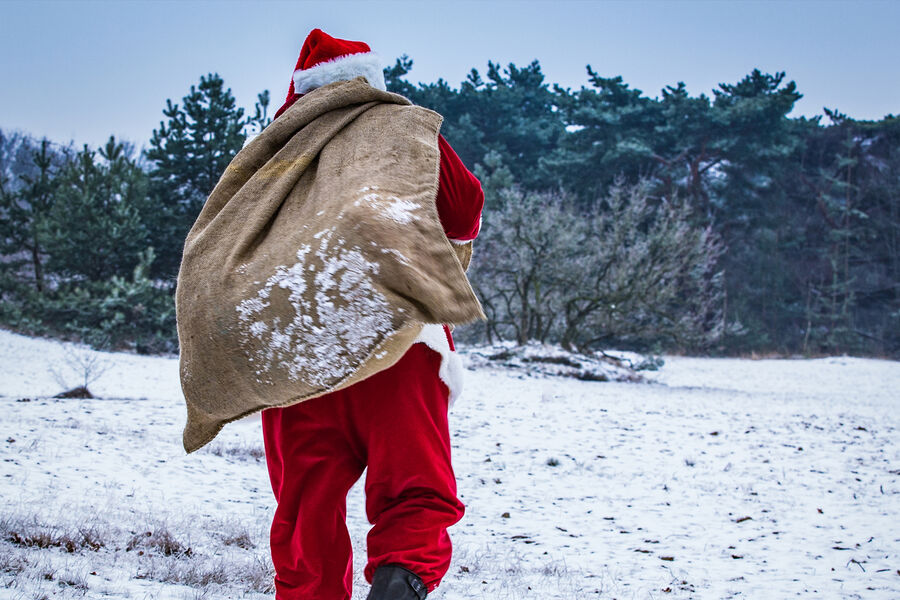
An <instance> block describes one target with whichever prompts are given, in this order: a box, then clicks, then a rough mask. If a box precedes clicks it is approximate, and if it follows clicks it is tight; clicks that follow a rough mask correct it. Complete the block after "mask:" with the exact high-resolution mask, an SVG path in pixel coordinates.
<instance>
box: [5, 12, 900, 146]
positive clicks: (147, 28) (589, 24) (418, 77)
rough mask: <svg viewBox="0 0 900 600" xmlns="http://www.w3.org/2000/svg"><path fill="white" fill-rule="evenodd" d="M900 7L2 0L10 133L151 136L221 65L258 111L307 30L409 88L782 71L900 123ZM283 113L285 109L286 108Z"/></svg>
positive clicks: (835, 101) (646, 84)
mask: <svg viewBox="0 0 900 600" xmlns="http://www.w3.org/2000/svg"><path fill="white" fill-rule="evenodd" d="M898 23H900V2H898V1H892V0H886V1H859V2H846V1H813V0H806V1H790V2H776V1H767V2H762V1H759V2H729V1H727V0H720V1H705V2H697V1H691V2H687V1H685V2H679V1H675V0H673V1H668V2H593V1H587V0H582V1H569V2H565V1H562V0H557V1H556V2H537V1H535V2H528V1H503V2H500V1H497V2H474V1H461V0H457V1H452V2H443V1H441V2H438V1H433V2H428V1H420V2H377V1H374V0H373V1H364V2H350V1H344V2H341V1H331V2H296V1H295V2H276V1H268V2H267V1H264V0H262V1H257V2H240V1H237V0H235V1H227V0H223V1H219V2H212V1H205V2H194V1H182V2H176V1H174V0H158V1H155V2H139V1H136V0H131V1H128V0H121V1H117V2H116V1H106V2H87V1H78V0H70V1H66V2H58V1H42V0H32V1H28V2H18V1H10V0H6V1H3V0H0V57H2V59H0V81H2V82H3V83H2V85H0V128H3V129H20V130H23V131H26V132H29V133H32V134H34V135H37V136H44V135H46V136H48V137H50V138H51V139H53V140H55V141H59V142H65V141H69V140H74V141H75V142H76V143H84V142H86V143H89V144H92V145H97V144H100V143H102V142H103V141H104V140H105V139H106V138H107V137H108V136H109V134H116V135H117V136H119V137H123V138H125V139H129V140H132V141H134V142H136V143H137V144H138V145H139V146H140V145H143V144H145V143H146V141H147V140H148V139H149V137H150V134H151V131H152V129H153V128H154V127H156V126H158V124H159V121H160V119H162V108H163V107H164V106H165V101H166V98H172V99H173V100H180V98H181V97H182V96H183V95H185V93H186V92H187V91H188V88H189V87H190V85H191V84H193V83H196V82H197V80H198V79H199V77H200V75H201V74H205V73H207V72H213V71H214V72H218V73H219V74H220V75H222V77H223V78H224V79H225V82H226V84H227V85H228V86H230V87H231V88H232V91H233V92H234V94H235V96H236V97H237V99H238V103H239V104H240V105H242V106H244V107H246V108H248V109H250V108H252V106H253V102H254V100H255V97H256V94H257V93H258V92H260V91H261V90H263V89H266V88H268V89H270V90H271V91H272V95H273V98H274V100H273V103H277V102H278V101H279V100H281V98H282V97H283V95H284V94H285V92H286V88H287V83H288V81H289V79H290V75H291V71H292V69H293V66H294V62H295V61H296V58H297V54H298V52H299V49H300V45H301V43H302V42H303V39H304V38H305V36H306V34H307V33H308V32H309V30H310V29H313V28H315V27H320V28H322V29H324V30H325V31H327V32H328V33H330V34H332V35H334V36H336V37H342V38H347V39H353V40H363V41H366V42H368V43H369V45H370V46H372V48H373V50H375V51H376V52H378V53H379V54H380V55H381V56H382V58H383V59H384V61H385V64H388V63H393V61H394V59H395V58H396V57H397V56H399V55H401V54H403V53H406V54H408V55H409V56H410V57H412V58H413V60H414V61H415V66H414V68H413V71H412V73H411V74H410V77H409V78H410V79H411V80H412V81H413V82H417V81H434V80H436V79H437V78H438V77H443V78H444V79H446V80H447V81H449V82H450V83H451V84H452V85H454V86H455V85H457V84H458V83H459V82H460V81H461V80H462V79H463V78H464V77H465V75H466V73H467V72H468V71H469V69H471V68H472V67H476V68H478V69H479V70H480V71H481V72H482V73H483V72H484V71H485V66H486V64H487V61H488V60H489V59H490V60H494V61H497V62H500V63H502V64H504V65H505V64H506V63H509V62H514V63H516V64H518V65H525V64H527V63H529V62H531V61H532V60H533V59H539V60H540V61H541V65H542V67H543V70H544V73H545V74H546V76H547V79H548V80H549V81H551V82H558V83H560V84H562V85H564V86H568V87H579V86H581V85H582V84H586V83H587V77H586V75H585V70H584V67H585V65H586V64H590V65H591V66H592V67H593V68H594V69H595V70H597V71H598V72H599V73H601V74H602V75H622V76H623V77H624V79H625V81H626V82H627V83H629V84H630V85H632V86H633V87H636V88H638V89H641V90H643V91H644V92H646V93H648V94H650V95H653V96H656V95H658V93H659V90H660V89H661V88H662V87H663V86H665V85H666V84H673V83H675V82H677V81H684V82H685V83H686V84H687V86H688V89H689V90H690V91H691V92H692V93H695V94H696V93H700V92H705V93H707V94H708V93H709V92H710V90H711V89H712V88H714V87H715V86H716V85H717V84H718V83H720V82H734V81H737V80H738V79H740V78H741V77H742V76H744V75H745V74H747V73H748V72H750V71H751V70H752V69H753V68H755V67H758V68H760V69H762V70H764V71H768V72H775V71H787V74H788V77H789V78H790V79H794V80H795V81H797V84H798V86H799V90H800V92H801V93H803V94H804V98H803V99H802V100H801V101H800V103H799V104H798V110H797V111H795V114H806V115H813V114H819V113H820V112H821V110H822V107H823V106H828V107H830V108H838V109H840V110H841V111H843V112H846V113H848V114H850V115H851V116H853V117H856V118H867V119H873V118H880V117H882V116H884V115H885V114H888V113H893V114H900V41H898V37H900V36H898V34H897V30H898V27H900V26H898ZM276 106H277V105H276Z"/></svg>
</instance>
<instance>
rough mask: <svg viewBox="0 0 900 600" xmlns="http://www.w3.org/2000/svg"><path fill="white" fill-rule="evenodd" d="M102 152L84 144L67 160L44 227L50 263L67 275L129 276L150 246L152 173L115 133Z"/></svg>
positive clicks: (93, 278)
mask: <svg viewBox="0 0 900 600" xmlns="http://www.w3.org/2000/svg"><path fill="white" fill-rule="evenodd" d="M99 155H100V160H98V158H97V153H95V152H94V151H92V150H90V149H88V147H87V146H85V147H84V149H83V150H81V151H80V152H79V153H78V154H77V155H75V156H74V157H73V158H72V160H70V161H69V162H68V163H67V164H66V166H65V167H64V168H63V170H62V171H61V173H60V175H59V178H58V185H57V188H56V192H55V202H54V203H53V206H52V208H51V209H50V211H49V212H48V214H47V216H46V218H45V219H44V221H43V222H42V224H41V227H40V235H41V237H42V238H43V240H44V248H45V251H46V252H47V253H48V254H49V259H48V262H47V267H48V269H50V270H52V271H53V272H54V273H56V274H57V275H59V276H61V277H63V278H67V279H68V278H74V279H75V280H85V279H86V280H88V281H103V280H106V279H109V278H110V277H112V276H123V277H124V276H129V275H131V273H132V272H133V271H134V268H135V267H136V266H137V265H138V262H139V260H140V254H141V252H142V251H143V250H144V249H145V248H146V246H147V241H148V232H147V229H146V227H145V226H144V224H143V223H142V222H141V219H140V207H141V206H142V204H143V203H144V202H146V198H147V176H146V175H145V174H144V172H143V171H142V170H141V169H140V168H139V167H138V166H137V164H136V163H135V161H134V160H133V159H131V158H130V157H129V155H128V149H127V148H126V146H125V145H124V144H122V143H121V142H117V141H116V139H115V138H114V137H110V138H109V141H108V142H107V143H106V145H105V146H104V147H103V148H102V149H101V150H100V151H99Z"/></svg>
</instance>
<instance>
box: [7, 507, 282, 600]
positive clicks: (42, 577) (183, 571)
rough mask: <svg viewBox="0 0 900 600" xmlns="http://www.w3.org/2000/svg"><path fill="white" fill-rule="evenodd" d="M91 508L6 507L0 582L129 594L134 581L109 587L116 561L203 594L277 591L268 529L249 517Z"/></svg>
mask: <svg viewBox="0 0 900 600" xmlns="http://www.w3.org/2000/svg"><path fill="white" fill-rule="evenodd" d="M88 514H90V513H89V511H88V509H87V507H72V506H70V507H67V510H65V511H62V510H61V511H59V513H58V514H56V515H53V516H49V515H44V514H40V515H39V514H38V513H36V512H29V511H27V510H25V511H22V510H8V511H3V513H2V514H0V589H10V590H15V592H16V593H17V594H19V595H18V596H14V597H22V598H25V597H34V598H42V597H51V596H52V597H62V598H68V597H102V596H104V595H106V596H109V595H112V596H113V597H120V598H125V597H131V594H130V593H129V592H128V589H129V588H130V587H132V585H131V584H126V587H124V588H119V589H110V586H112V588H115V587H117V583H121V580H118V581H116V580H114V579H109V578H107V577H104V575H105V574H107V573H109V572H110V570H111V569H113V568H114V567H115V568H117V569H124V570H125V571H126V572H129V573H131V578H132V581H145V582H148V583H149V582H156V584H157V585H159V584H164V585H180V586H186V587H188V588H190V589H191V590H193V591H194V592H196V593H197V594H198V595H199V596H198V597H209V598H224V597H232V594H233V593H234V592H236V591H240V592H241V593H242V594H244V595H243V596H242V597H247V598H250V597H253V596H251V595H249V594H252V593H254V592H255V593H256V594H271V592H272V591H273V577H274V572H273V570H272V565H271V561H270V560H269V558H268V552H267V548H263V549H262V550H260V549H258V546H259V545H260V542H261V541H264V537H265V536H264V533H262V532H254V531H251V529H250V528H248V527H247V526H246V524H242V523H238V522H215V521H205V522H200V523H198V522H194V521H187V520H177V521H174V522H171V523H169V522H167V521H166V520H161V519H156V518H153V517H150V516H147V517H145V518H140V517H138V518H137V519H136V520H133V521H128V520H127V519H126V520H123V518H122V515H112V514H104V513H99V514H94V515H93V516H92V517H87V515H88ZM210 535H211V536H212V537H213V538H215V541H212V540H211V539H210ZM192 540H193V541H192ZM197 543H199V546H197V545H195V544H197ZM223 544H224V547H225V548H226V550H222V545H223ZM98 572H99V573H100V574H99V575H98ZM100 588H105V589H106V591H105V592H104V591H103V590H101V589H100ZM144 589H146V587H145V588H144ZM248 593H249V594H248ZM0 597H5V596H2V595H0ZM138 597H142V596H138Z"/></svg>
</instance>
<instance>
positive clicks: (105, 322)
mask: <svg viewBox="0 0 900 600" xmlns="http://www.w3.org/2000/svg"><path fill="white" fill-rule="evenodd" d="M258 99H259V102H258V103H257V105H256V107H255V113H254V114H253V115H252V116H247V115H245V111H244V109H242V108H239V107H237V106H236V103H235V99H234V96H233V95H232V93H231V90H230V89H227V88H226V87H225V85H224V82H223V80H222V79H221V78H220V77H219V76H218V75H214V74H211V75H208V76H205V77H201V79H200V82H199V84H198V85H197V86H191V89H190V92H189V93H188V95H187V96H185V97H184V98H183V100H182V102H181V103H180V104H175V103H173V102H172V101H171V100H169V101H167V102H166V106H165V108H164V110H163V113H164V115H165V117H166V119H165V121H163V122H161V123H160V126H159V128H158V129H155V130H154V131H153V135H152V138H151V140H150V145H149V147H148V148H147V149H146V150H145V151H144V152H142V153H138V152H136V151H135V148H134V147H133V146H132V145H131V144H128V143H123V142H120V141H117V140H116V139H115V138H113V137H110V139H109V141H108V142H107V143H106V144H105V146H104V147H102V148H100V149H98V150H93V149H91V148H88V147H87V146H86V145H85V146H84V147H83V148H81V149H76V148H73V147H72V146H60V145H58V144H54V143H52V142H50V141H48V140H41V141H35V140H32V139H31V138H29V137H28V136H25V135H22V134H19V133H9V132H0V294H2V301H0V322H2V323H3V324H5V325H7V326H9V327H12V328H14V329H17V330H19V331H25V332H28V333H35V334H44V335H55V336H60V337H65V338H69V339H77V340H83V341H86V342H88V343H90V344H92V345H94V346H96V347H100V348H132V349H135V350H137V351H139V352H147V353H155V352H174V351H177V348H178V341H177V336H176V332H175V307H174V300H173V294H174V289H175V278H176V276H177V273H178V266H179V264H180V261H181V251H182V247H183V245H184V239H185V237H186V235H187V232H188V230H189V229H190V227H191V225H192V224H193V222H194V220H195V219H196V217H197V215H198V214H199V212H200V209H201V207H202V206H203V203H204V202H205V200H206V197H207V195H208V194H209V192H210V191H212V188H213V187H214V186H215V184H216V182H217V181H218V178H219V176H220V175H221V173H222V172H223V171H224V170H225V167H226V166H227V165H228V163H229V162H230V161H231V159H232V158H233V157H234V155H235V154H236V153H237V152H238V150H240V148H241V146H242V145H243V143H244V140H245V138H246V135H247V133H248V131H252V130H258V129H259V128H261V127H263V126H265V125H266V124H267V123H268V121H269V120H268V118H267V117H266V111H267V107H268V101H269V97H268V92H263V93H262V94H260V95H259V98H258Z"/></svg>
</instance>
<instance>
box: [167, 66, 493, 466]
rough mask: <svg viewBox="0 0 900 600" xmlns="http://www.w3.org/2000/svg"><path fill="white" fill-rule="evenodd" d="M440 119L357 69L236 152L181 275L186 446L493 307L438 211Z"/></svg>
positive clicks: (342, 383) (388, 361)
mask: <svg viewBox="0 0 900 600" xmlns="http://www.w3.org/2000/svg"><path fill="white" fill-rule="evenodd" d="M440 125H441V117H440V115H438V114H437V113H434V112H432V111H430V110H427V109H424V108H421V107H417V106H413V105H412V104H411V103H410V102H409V101H408V100H407V99H406V98H403V97H402V96H399V95H396V94H391V93H389V92H385V91H382V90H379V89H376V88H374V87H372V86H371V85H369V83H368V82H367V80H366V79H365V78H363V77H359V78H356V79H352V80H348V81H339V82H336V83H332V84H329V85H325V86H323V87H320V88H317V89H314V90H313V91H311V92H309V93H308V94H306V95H305V96H303V97H302V98H300V99H299V100H298V101H296V102H295V103H294V104H293V105H292V106H290V108H288V109H287V110H286V111H285V112H284V114H283V115H281V116H280V117H279V118H278V119H276V120H275V121H274V122H273V123H272V124H271V125H269V126H268V127H267V128H266V129H265V130H264V131H263V132H262V133H261V134H260V135H259V136H258V137H256V138H255V139H254V140H253V141H252V142H251V143H250V144H248V145H247V146H246V147H245V148H244V149H243V150H241V151H240V152H239V153H238V155H237V156H236V157H235V158H234V160H233V161H232V162H231V164H230V165H229V166H228V168H227V169H226V171H225V173H224V174H223V175H222V177H221V179H220V180H219V183H218V184H217V185H216V187H215V189H214V190H213V192H212V194H210V196H209V199H208V200H207V202H206V205H205V206H204V208H203V210H202V211H201V213H200V216H199V217H198V219H197V221H196V223H195V224H194V226H193V228H192V229H191V231H190V233H189V234H188V237H187V240H186V242H185V249H184V258H183V259H182V264H181V270H180V272H179V275H178V286H177V291H176V298H175V301H176V312H177V322H178V337H179V344H180V350H181V362H180V373H181V384H182V390H183V392H184V396H185V401H186V404H187V424H186V425H185V428H184V436H183V442H184V448H185V450H186V451H187V452H193V451H194V450H197V449H198V448H200V447H202V446H203V445H204V444H206V443H207V442H209V441H210V440H212V439H213V437H215V435H216V434H217V433H218V432H219V431H220V430H221V429H222V427H223V426H224V425H225V424H226V423H228V422H230V421H233V420H235V419H238V418H241V417H243V416H246V415H248V414H251V413H253V412H256V411H259V410H262V409H264V408H268V407H275V406H287V405H290V404H294V403H297V402H302V401H304V400H308V399H310V398H314V397H317V396H320V395H323V394H326V393H328V392H331V391H334V390H337V389H340V388H343V387H346V386H349V385H352V384H353V383H355V382H357V381H360V380H362V379H364V378H365V377H368V376H369V375H372V374H374V373H376V372H378V371H380V370H382V369H385V368H387V367H389V366H391V365H392V364H394V363H395V362H396V361H397V360H398V359H399V358H400V357H401V356H402V355H403V354H404V353H405V352H406V350H407V349H408V348H409V346H410V345H411V344H412V343H413V341H414V340H415V338H416V337H417V335H418V334H419V332H420V330H421V328H422V326H423V324H425V323H449V324H463V323H467V322H470V321H473V320H475V319H479V318H484V314H483V312H482V310H481V306H480V304H479V302H478V299H477V298H476V296H475V293H474V292H473V291H472V287H471V286H470V285H469V281H468V279H467V277H466V274H465V268H466V266H467V265H468V258H469V256H470V255H471V244H468V245H466V246H454V245H452V244H451V243H450V242H449V241H448V240H447V238H446V236H445V235H444V232H443V229H442V227H441V224H440V221H439V219H438V214H437V209H436V207H435V196H436V193H437V185H438V168H439V150H438V141H437V137H438V132H439V129H440ZM464 263H465V264H464Z"/></svg>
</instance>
